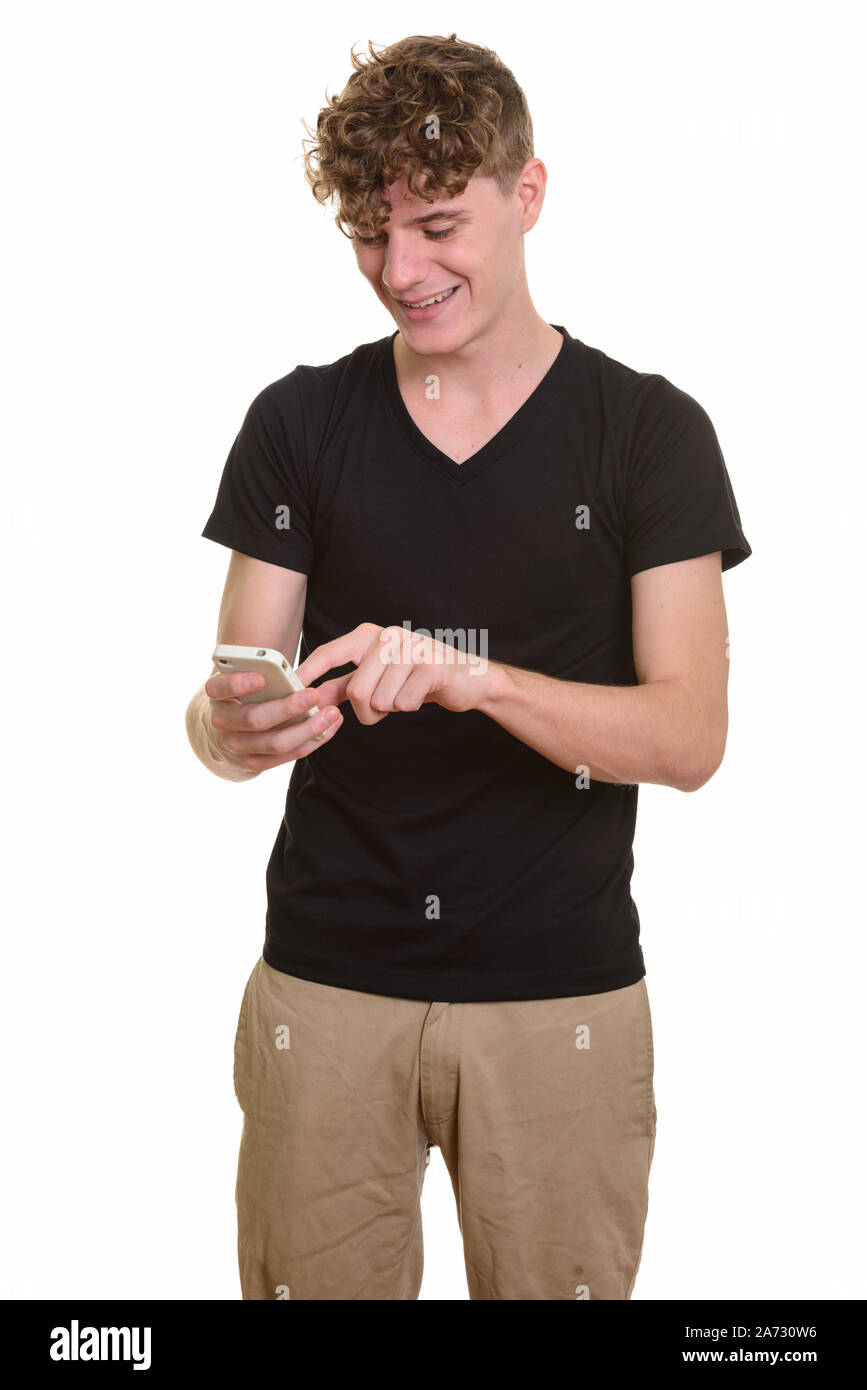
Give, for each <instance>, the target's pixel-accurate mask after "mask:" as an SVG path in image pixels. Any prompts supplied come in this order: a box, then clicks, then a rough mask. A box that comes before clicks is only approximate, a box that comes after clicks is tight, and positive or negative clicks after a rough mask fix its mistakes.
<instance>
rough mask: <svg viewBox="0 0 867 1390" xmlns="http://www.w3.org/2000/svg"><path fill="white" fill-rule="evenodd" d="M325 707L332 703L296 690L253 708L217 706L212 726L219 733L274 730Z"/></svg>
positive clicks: (220, 704) (312, 694)
mask: <svg viewBox="0 0 867 1390" xmlns="http://www.w3.org/2000/svg"><path fill="white" fill-rule="evenodd" d="M215 679H217V677H215ZM324 703H328V704H334V703H335V702H334V701H333V700H329V701H327V702H324V701H323V700H322V696H321V695H320V693H319V691H318V690H296V691H293V693H292V694H291V695H281V696H280V698H279V699H278V700H260V701H259V703H258V704H254V705H235V704H230V703H227V702H223V703H217V704H216V705H215V707H214V708H213V709H212V710H211V724H212V725H213V727H214V728H215V729H216V730H217V732H218V733H228V732H231V731H232V730H235V729H245V730H257V729H274V728H276V727H277V725H278V724H285V723H286V722H287V720H289V719H295V718H297V717H299V716H302V717H303V716H304V715H305V714H306V713H307V711H308V710H309V709H312V708H314V707H315V706H316V705H318V706H319V708H320V709H322V707H323V704H324Z"/></svg>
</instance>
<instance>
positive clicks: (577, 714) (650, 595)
mask: <svg viewBox="0 0 867 1390" xmlns="http://www.w3.org/2000/svg"><path fill="white" fill-rule="evenodd" d="M632 600H633V653H634V663H635V671H636V675H637V676H638V680H639V684H638V685H635V686H606V685H585V684H581V683H578V682H573V681H561V680H554V679H552V678H551V677H549V676H542V675H539V674H537V673H536V672H533V671H524V670H519V669H517V668H514V667H510V666H504V665H502V664H499V663H496V662H494V663H491V666H490V668H489V670H488V672H487V675H486V676H484V677H480V678H479V685H480V687H484V689H483V691H482V694H481V697H480V699H479V700H477V701H476V702H475V708H477V709H480V710H481V711H482V712H483V713H484V714H487V715H489V716H490V718H492V719H494V720H495V721H496V722H497V723H498V724H501V725H502V727H503V728H504V729H508V730H509V732H510V733H512V734H514V735H515V737H516V738H519V739H521V741H522V742H524V743H527V744H529V745H530V747H531V748H535V749H536V750H537V752H539V753H541V754H542V755H543V756H544V757H546V758H549V759H550V760H551V761H552V762H554V763H556V764H557V765H558V766H559V767H563V768H566V769H568V770H569V771H577V770H578V768H579V767H586V768H587V769H588V771H589V775H590V778H591V780H595V781H599V782H613V783H619V784H628V783H633V782H655V783H659V784H661V785H663V786H670V787H675V788H677V789H678V790H679V791H696V790H697V789H698V788H699V787H701V786H703V785H704V783H705V782H707V781H708V780H709V779H710V778H711V777H712V776H713V774H714V772H715V771H716V770H717V768H718V767H719V765H720V763H721V762H722V759H723V754H724V752H725V744H726V735H727V731H728V700H727V687H728V668H729V662H728V655H727V645H726V639H727V622H726V612H725V603H724V599H723V590H722V572H721V568H720V554H719V552H718V551H717V552H715V553H714V554H712V555H702V556H700V557H699V558H697V559H694V560H682V561H679V562H677V563H676V564H671V565H659V566H656V567H654V568H653V569H648V570H643V571H642V572H641V573H640V574H636V575H635V576H634V577H633V580H632Z"/></svg>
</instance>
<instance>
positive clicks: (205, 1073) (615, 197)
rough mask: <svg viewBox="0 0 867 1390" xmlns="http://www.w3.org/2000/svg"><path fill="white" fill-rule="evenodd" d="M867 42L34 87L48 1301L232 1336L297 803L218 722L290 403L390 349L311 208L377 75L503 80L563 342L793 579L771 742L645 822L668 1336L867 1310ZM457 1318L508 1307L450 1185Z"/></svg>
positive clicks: (16, 673) (248, 56)
mask: <svg viewBox="0 0 867 1390" xmlns="http://www.w3.org/2000/svg"><path fill="white" fill-rule="evenodd" d="M856 16H857V8H856V6H855V5H844V4H840V3H836V4H833V3H832V4H828V3H826V4H824V5H822V6H821V7H820V6H818V5H801V4H791V3H787V4H776V3H773V4H772V3H755V0H753V3H750V4H733V3H731V0H728V3H725V4H722V3H714V4H701V5H696V4H694V3H683V4H675V3H660V0H656V3H654V4H653V5H647V4H644V3H634V4H626V3H621V4H618V3H614V4H606V5H604V6H600V5H598V4H597V3H593V4H588V3H580V0H579V3H573V4H570V5H569V6H565V5H564V6H563V8H562V9H560V8H559V7H556V6H553V5H547V4H544V3H535V4H533V5H532V6H527V5H525V4H522V5H515V6H514V7H513V8H509V7H508V6H505V5H495V4H492V3H484V4H482V3H475V4H474V3H472V0H462V3H461V4H460V5H454V6H450V5H445V6H442V5H440V6H437V7H435V8H434V9H433V10H431V8H430V7H429V6H427V7H417V8H416V9H415V10H413V8H412V7H408V6H407V5H406V4H391V5H384V4H381V5H377V4H370V5H367V6H365V7H363V9H359V7H358V5H357V4H352V5H349V4H343V3H339V2H338V0H329V4H328V5H327V7H323V6H318V5H314V6H294V5H291V4H287V3H276V0H275V3H251V0H245V3H244V4H243V5H242V4H240V3H237V4H215V3H213V0H211V3H207V4H205V3H172V4H165V3H156V0H151V3H150V4H149V5H148V6H144V5H134V4H118V3H113V4H108V3H104V4H95V3H82V2H81V0H80V2H79V3H77V4H75V5H64V4H59V3H55V4H30V5H28V6H26V7H21V8H20V9H19V10H18V11H17V13H15V14H14V15H13V14H11V12H10V13H9V14H8V15H7V18H6V23H5V26H4V27H5V41H4V44H3V46H2V47H3V50H4V56H3V58H2V65H3V73H2V77H3V80H2V82H0V93H2V103H3V112H2V114H3V128H4V133H5V141H4V144H5V154H4V165H5V168H4V179H3V182H4V188H5V191H6V194H7V210H6V214H5V217H4V223H3V232H4V237H5V240H6V249H5V255H4V258H3V266H4V279H5V285H4V289H3V312H2V318H3V320H4V333H3V337H4V347H3V353H4V362H3V383H4V387H5V390H4V393H3V394H4V398H5V404H4V422H3V444H4V449H3V452H4V455H5V460H4V473H3V493H4V498H3V500H4V506H3V513H2V527H3V531H2V556H3V562H4V569H5V573H4V576H3V594H4V597H5V600H6V602H5V605H4V618H3V652H4V658H5V660H4V679H3V687H4V694H5V701H6V715H5V719H4V734H5V737H4V739H3V743H4V748H3V769H4V774H5V775H4V779H3V780H4V784H5V787H4V789H5V792H6V827H5V834H4V845H5V849H6V851H7V856H6V868H5V871H4V886H3V905H4V908H5V909H6V912H5V914H4V915H5V925H4V957H5V968H4V970H3V983H2V1000H0V1008H2V1028H3V1034H2V1055H3V1062H4V1080H3V1103H4V1112H5V1114H4V1122H5V1128H6V1138H5V1141H4V1145H3V1164H4V1168H5V1172H4V1174H3V1188H4V1193H5V1195H6V1197H7V1199H8V1212H7V1218H6V1222H7V1233H6V1237H5V1241H4V1244H5V1250H6V1253H5V1257H4V1260H3V1278H4V1286H3V1288H2V1290H0V1292H2V1293H3V1294H4V1295H5V1296H6V1297H11V1298H52V1297H66V1296H76V1297H117V1298H130V1299H132V1298H139V1297H153V1298H162V1299H188V1298H202V1297H204V1298H209V1299H236V1298H238V1297H239V1296H240V1293H239V1284H238V1275H237V1266H236V1257H235V1209H234V1181H235V1166H236V1161H237V1145H238V1140H239V1136H240V1127H241V1115H240V1111H239V1110H238V1108H237V1104H236V1101H235V1097H234V1093H233V1087H232V1047H233V1041H234V1031H235V1025H236V1020H237V1013H238V1008H239V1005H240V1000H241V994H242V991H243V987H244V984H245V982H246V979H247V976H248V975H249V972H250V970H251V968H252V966H253V964H254V961H255V960H256V958H257V956H258V954H259V952H260V950H261V946H262V940H263V933H264V909H265V899H264V869H265V864H266V861H267V857H268V855H269V853H270V849H271V845H272V843H273V840H274V836H275V834H276V831H277V827H278V824H279V819H280V815H281V810H282V804H283V799H284V795H285V786H286V782H287V779H288V773H289V769H288V768H284V769H279V770H277V771H273V772H270V773H266V774H264V775H263V776H262V777H260V778H259V779H257V780H256V781H255V782H253V783H250V784H247V785H233V784H229V783H224V782H221V781H219V780H218V779H216V778H214V777H212V776H210V775H209V774H208V773H207V772H206V771H205V769H204V768H203V767H202V766H201V765H200V764H199V763H198V761H197V760H196V759H195V757H194V756H193V754H192V752H191V751H190V750H189V748H188V745H187V743H186V738H185V732H184V710H185V707H186V704H187V702H188V700H189V698H190V696H191V695H192V694H193V692H194V690H195V689H196V688H197V687H198V686H199V685H200V684H201V682H202V681H203V680H204V679H205V678H206V676H207V675H208V673H209V670H210V662H209V655H210V652H211V649H212V646H213V641H214V636H215V630H216V617H217V608H218V603H219V598H220V593H221V589H222V583H223V578H224V574H225V568H226V564H227V561H228V552H227V551H225V550H223V549H222V548H221V547H219V546H216V545H214V544H213V543H211V542H208V541H205V540H203V539H201V538H200V532H201V529H202V526H203V525H204V522H205V519H206V518H207V516H208V514H209V512H210V509H211V506H212V503H213V499H214V496H215V493H216V488H217V483H218V481H219V476H220V471H221V469H222V466H223V463H224V460H225V457H226V454H227V453H228V450H229V447H230V445H231V443H232V441H233V439H234V437H235V434H236V433H237V430H238V429H239V427H240V424H241V421H242V419H243V416H244V413H245V411H246V408H247V406H248V404H249V403H250V401H251V400H252V398H253V396H254V395H255V394H256V393H257V392H258V391H259V390H260V389H261V388H262V387H263V386H264V385H266V384H267V383H268V382H271V381H273V380H275V379H276V378H277V377H279V376H283V375H285V374H286V373H287V372H289V371H291V370H292V368H293V367H294V366H295V365H296V363H298V362H310V363H320V362H330V361H333V360H335V359H336V358H337V357H340V356H342V355H343V354H345V353H347V352H349V351H350V350H351V349H352V348H353V347H354V346H355V345H356V344H357V343H360V342H365V341H371V340H373V339H376V338H380V337H382V336H383V335H384V334H386V333H389V332H391V331H392V328H393V324H392V321H391V319H390V318H388V316H387V315H386V314H385V311H384V309H383V308H382V306H381V305H380V304H379V302H378V301H377V300H376V299H375V297H374V295H373V294H372V292H371V290H370V288H369V286H368V285H367V284H366V282H365V281H364V280H363V279H362V277H361V276H360V275H359V273H358V271H357V269H356V267H355V263H354V257H353V254H352V251H351V248H350V246H349V243H348V242H347V241H346V240H345V239H344V238H343V237H342V236H341V235H340V233H339V232H338V231H337V230H336V228H335V227H334V226H333V223H332V220H331V213H330V212H329V211H327V210H323V209H321V208H319V207H318V206H317V205H316V203H315V202H314V200H313V197H312V195H311V194H310V192H309V190H308V188H307V186H306V185H305V183H304V180H303V176H302V165H301V159H300V154H301V143H300V142H301V139H302V137H303V136H304V134H305V132H304V129H303V127H302V124H301V121H302V118H306V120H307V121H308V123H309V124H310V125H311V126H315V119H316V114H317V112H318V110H319V108H320V106H321V105H323V103H324V99H325V93H326V89H327V91H328V92H329V93H331V92H336V91H339V90H340V88H341V87H342V86H343V84H344V82H345V81H346V79H347V77H348V75H349V73H350V64H349V49H350V46H351V44H353V43H360V44H361V45H362V46H363V45H364V44H366V41H367V39H368V38H371V39H373V40H374V42H376V43H377V44H382V43H387V42H391V41H394V40H396V39H398V38H400V37H403V36H404V35H406V34H410V33H415V32H422V33H430V32H439V33H444V34H448V33H451V32H452V31H453V30H457V32H458V35H459V36H460V37H461V38H465V39H469V40H472V41H474V42H480V43H485V44H487V45H489V46H490V47H492V48H494V49H495V50H496V51H497V52H498V53H499V55H500V56H501V58H502V59H503V60H504V62H506V63H507V64H508V65H509V66H510V67H511V68H512V69H513V71H514V72H515V74H516V76H517V78H518V80H519V82H520V83H521V85H522V86H523V88H524V90H525V92H526V94H527V97H528V100H529V103H530V107H531V111H532V113H533V117H534V124H535V135H536V152H537V154H538V155H539V156H540V157H541V158H543V159H544V161H545V163H546V166H547V168H548V173H549V187H548V195H547V199H546V203H545V206H544V209H543V212H542V216H541V219H540V221H539V223H538V224H537V226H536V228H535V229H534V230H533V231H532V233H531V234H530V235H529V236H528V238H527V261H528V271H529V278H530V286H531V291H532V293H533V297H534V302H535V304H536V306H537V308H538V309H539V311H540V313H542V314H543V315H544V316H545V317H546V318H547V319H548V321H549V322H556V323H562V324H565V326H566V327H567V328H568V329H569V331H570V333H572V334H573V336H576V337H580V338H581V339H582V340H583V341H584V342H586V343H589V344H591V345H594V346H597V347H600V348H602V349H603V350H604V351H606V352H607V353H608V354H609V355H611V356H613V357H615V358H617V359H619V360H620V361H623V362H626V363H628V364H629V365H631V366H633V367H636V368H638V369H640V370H647V371H656V372H661V373H663V374H664V375H666V376H667V377H668V378H669V379H670V380H672V381H673V382H674V383H676V384H677V385H678V386H680V387H682V388H683V389H684V390H686V391H688V392H690V393H691V394H692V395H693V396H695V397H696V398H697V399H698V400H699V401H700V402H701V403H702V405H703V406H704V407H705V409H706V410H707V411H708V413H709V414H710V416H711V419H712V420H713V422H714V425H715V427H716V430H717V433H718V436H719V439H720V442H721V444H722V447H723V452H724V454H725V458H726V462H727V465H728V468H729V472H730V475H731V478H732V483H733V486H734V489H735V495H736V497H737V501H738V505H739V508H740V513H741V518H742V521H743V525H744V530H745V533H746V535H747V538H748V540H749V541H750V544H751V545H752V547H753V551H754V554H753V556H752V557H751V558H750V559H748V560H747V561H745V562H744V563H743V564H742V565H740V566H738V567H737V568H736V569H735V570H733V571H731V573H730V574H728V575H727V576H726V578H725V581H724V583H725V593H726V602H727V607H728V615H729V631H730V640H731V657H732V664H731V684H730V733H729V742H728V751H727V755H726V759H725V762H724V764H723V766H722V768H721V770H720V771H719V772H718V773H717V774H716V776H715V777H714V778H713V780H712V781H711V782H710V783H709V784H708V785H707V786H705V787H704V788H702V790H701V791H699V792H698V793H696V794H694V795H689V796H687V795H684V794H681V793H678V792H675V791H673V790H669V789H666V788H658V787H651V786H645V787H643V788H642V790H641V793H640V798H639V800H640V806H639V830H638V836H637V840H636V846H635V857H636V869H635V877H634V881H633V892H634V896H635V899H636V902H637V904H638V908H639V912H640V916H641V924H642V944H643V947H644V951H645V957H646V962H647V969H648V976H647V980H648V989H649V992H650V999H651V1007H652V1011H653V1020H654V1028H655V1041H656V1068H657V1069H656V1098H657V1105H658V1111H659V1134H658V1139H657V1148H656V1156H655V1159H654V1165H653V1171H652V1177H651V1198H650V1215H649V1218H648V1223H647V1231H646V1240H645V1250H644V1257H643V1261H642V1266H641V1270H640V1273H639V1276H638V1281H637V1284H636V1287H635V1294H634V1297H635V1298H636V1299H674V1298H679V1297H696V1298H702V1299H706V1298H717V1297H719V1298H740V1297H755V1298H763V1299H774V1298H780V1299H788V1298H801V1297H806V1298H817V1299H832V1298H842V1299H851V1298H855V1297H861V1298H863V1297H864V1296H865V1294H867V1288H865V1276H864V1271H863V1253H862V1252H863V1245H864V1235H865V1231H864V1210H863V1195H862V1194H863V1189H864V1183H863V1165H864V1149H863V1145H864V1137H865V1136H864V1119H863V1110H864V1024H863V1022H862V1017H863V1004H864V967H865V951H864V911H863V899H862V885H861V867H862V862H863V857H864V851H863V821H862V816H861V806H862V795H863V775H864V742H863V736H862V723H863V718H862V716H863V700H864V696H863V682H862V672H863V620H862V611H863V598H862V592H861V589H862V578H861V576H862V555H861V540H862V533H863V523H864V505H865V495H864V486H863V473H864V462H865V460H864V444H863V428H862V427H863V383H864V367H865V362H864V355H863V351H862V339H863V323H864V309H865V302H864V293H863V291H864V284H863V278H862V271H861V264H862V261H863V244H864V237H865V228H864V224H863V219H862V215H861V209H860V206H859V202H858V192H859V185H860V183H861V182H862V172H861V171H862V150H863V133H864V132H863V111H862V109H861V108H860V106H859V103H858V99H857V95H856V93H857V89H858V87H859V85H860V83H861V78H862V60H861V56H860V51H859V49H860V45H859V44H858V42H857V41H856V40H857V26H856ZM423 1212H424V1219H425V1241H426V1269H425V1278H424V1288H423V1291H422V1297H423V1298H425V1299H462V1298H466V1296H467V1293H466V1283H465V1278H464V1271H463V1260H462V1252H461V1246H460V1236H459V1232H458V1227H457V1220H456V1216H455V1212H454V1203H453V1198H452V1193H451V1188H450V1184H449V1182H448V1177H447V1174H446V1171H445V1167H444V1165H443V1163H442V1159H441V1156H440V1154H439V1152H438V1151H436V1150H435V1151H434V1154H433V1161H432V1163H431V1167H430V1168H429V1170H428V1175H427V1181H426V1185H425V1191H424V1203H423Z"/></svg>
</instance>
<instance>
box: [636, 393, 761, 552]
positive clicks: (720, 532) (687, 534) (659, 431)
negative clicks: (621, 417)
mask: <svg viewBox="0 0 867 1390" xmlns="http://www.w3.org/2000/svg"><path fill="white" fill-rule="evenodd" d="M623 458H624V468H625V480H624V511H625V523H626V542H625V554H626V564H627V569H628V572H629V575H630V577H631V576H632V575H633V574H638V572H639V571H640V570H644V569H651V568H653V567H654V566H655V565H668V564H672V563H674V562H675V561H677V560H691V559H694V558H695V557H696V556H699V555H708V554H710V553H712V552H713V551H716V550H719V551H721V553H722V559H721V567H722V569H723V570H727V569H731V568H732V567H733V566H734V565H738V564H740V563H741V561H742V560H746V559H747V557H748V556H749V555H751V554H752V549H751V547H750V545H749V542H748V541H747V538H746V536H745V535H744V532H743V529H742V526H741V518H740V514H739V512H738V506H737V502H736V501H735V496H734V492H733V490H732V485H731V480H730V478H729V474H728V470H727V468H726V464H725V460H724V458H723V454H722V450H721V449H720V445H719V440H718V439H717V435H716V431H715V429H714V427H713V424H712V423H711V420H710V418H709V416H708V415H707V412H706V411H705V410H704V408H703V407H702V406H701V405H699V403H698V401H696V400H694V399H693V397H692V396H690V395H688V394H687V393H686V392H685V391H681V390H679V388H678V387H676V386H674V385H672V383H671V382H670V381H668V380H667V379H666V378H665V377H662V376H656V377H654V378H653V379H652V383H651V386H650V388H649V389H648V390H647V391H645V392H644V393H643V395H642V398H641V400H640V403H639V404H638V406H637V407H636V409H635V410H634V412H633V414H632V418H631V421H630V423H629V426H628V432H627V435H626V439H625V441H624V442H623Z"/></svg>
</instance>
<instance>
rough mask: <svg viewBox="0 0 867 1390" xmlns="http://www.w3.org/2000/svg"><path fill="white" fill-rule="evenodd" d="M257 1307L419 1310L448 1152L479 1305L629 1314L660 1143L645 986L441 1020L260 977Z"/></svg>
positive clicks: (251, 1291)
mask: <svg viewBox="0 0 867 1390" xmlns="http://www.w3.org/2000/svg"><path fill="white" fill-rule="evenodd" d="M235 1094H236V1096H237V1099H238V1104H239V1105H240V1107H241V1110H242V1112H243V1115H244V1125H243V1137H242V1140H241V1151H240V1156H239V1161H238V1180H237V1187H236V1193H235V1196H236V1202H237V1209H238V1260H239V1267H240V1275H241V1292H242V1297H243V1298H245V1299H265V1298H267V1299H281V1298H290V1299H292V1298H294V1299H342V1300H347V1299H416V1298H418V1294H419V1289H420V1287H421V1279H422V1265H423V1254H422V1225H421V1210H420V1202H421V1190H422V1183H423V1181H424V1174H425V1168H426V1166H427V1163H428V1161H429V1150H430V1148H431V1146H432V1145H437V1146H438V1147H439V1148H440V1149H441V1151H442V1155H443V1158H444V1160H445V1163H446V1166H447V1168H448V1172H449V1175H450V1177H451V1181H452V1187H453V1189H454V1193H455V1199H456V1202H457V1218H458V1226H459V1229H460V1232H461V1235H462V1237H463V1245H464V1261H465V1266H466V1272H467V1282H468V1286H469V1293H470V1298H471V1299H576V1298H584V1299H587V1298H590V1299H627V1298H629V1297H631V1294H632V1287H633V1284H634V1282H635V1276H636V1273H637V1270H638V1263H639V1260H640V1258H641V1247H642V1242H643V1237H644V1221H645V1216H646V1214H647V1197H648V1176H649V1172H650V1164H651V1160H652V1157H653V1146H654V1140H655V1134H656V1106H655V1103H654V1094H653V1035H652V1030H651V1019H650V1008H649V1004H648V998H647V989H646V987H645V982H644V980H643V979H642V980H639V981H638V982H637V983H636V984H633V985H628V986H626V987H625V988H624V989H616V990H611V991H608V992H607V993H604V994H586V995H580V996H578V997H575V998H563V999H528V1000H520V1001H518V1002H503V1003H493V1004H492V1003H469V1004H447V1003H438V1002H436V1001H432V1002H428V1001H426V1000H418V999H402V998H391V997H389V996H386V995H379V994H365V993H361V992H358V991H355V990H349V989H342V988H337V987H336V986H332V985H322V984H316V983H314V982H313V981H310V980H302V979H299V978H298V977H296V976H294V975H287V974H284V973H283V972H282V971H279V970H275V969H273V968H272V967H271V966H270V965H268V964H267V962H266V961H265V960H264V959H263V958H261V957H260V959H259V960H258V961H257V962H256V965H255V966H254V968H253V971H252V974H251V975H250V978H249V980H248V982H247V987H246V990H245V992H244V998H243V1002H242V1004H241V1012H240V1016H239V1019H238V1029H237V1034H236V1038H235Z"/></svg>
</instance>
